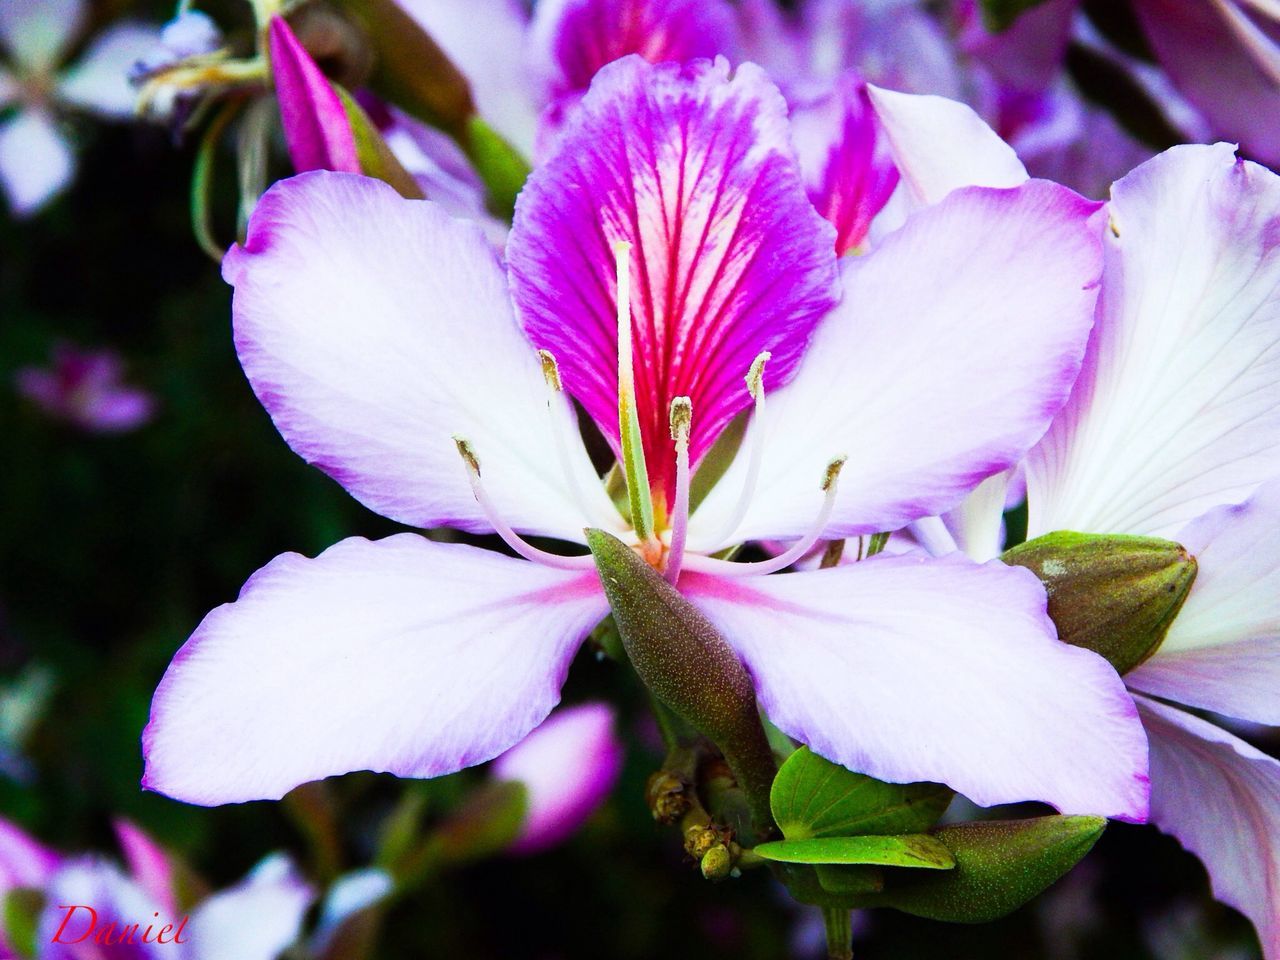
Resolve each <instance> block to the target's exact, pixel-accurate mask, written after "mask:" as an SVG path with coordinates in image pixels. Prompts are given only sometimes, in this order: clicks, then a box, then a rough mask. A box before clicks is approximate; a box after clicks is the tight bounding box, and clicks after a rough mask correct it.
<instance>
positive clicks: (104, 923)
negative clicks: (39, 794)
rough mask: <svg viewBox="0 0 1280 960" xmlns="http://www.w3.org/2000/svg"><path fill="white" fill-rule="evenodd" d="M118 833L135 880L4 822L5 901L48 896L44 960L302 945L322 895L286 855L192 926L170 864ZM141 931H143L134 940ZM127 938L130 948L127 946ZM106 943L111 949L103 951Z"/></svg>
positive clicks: (271, 956) (259, 959)
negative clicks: (13, 893) (159, 937)
mask: <svg viewBox="0 0 1280 960" xmlns="http://www.w3.org/2000/svg"><path fill="white" fill-rule="evenodd" d="M115 827H116V836H117V838H118V839H119V841H120V844H121V847H122V849H123V850H124V851H125V856H126V861H127V863H128V867H129V869H128V872H125V871H122V870H121V869H120V868H119V867H118V866H117V865H116V864H114V863H112V862H110V861H109V860H106V859H104V858H101V857H95V856H72V857H63V856H61V855H59V854H57V853H54V852H53V851H51V850H48V849H46V848H45V847H43V846H42V845H41V844H39V843H38V842H37V841H36V840H34V839H33V838H32V837H30V836H28V835H27V834H26V832H25V831H23V830H22V829H20V828H19V827H17V826H16V825H14V824H12V823H9V822H7V821H5V820H3V819H0V898H2V897H3V896H4V894H6V893H7V892H8V891H9V890H12V889H15V888H19V887H23V888H30V889H35V890H38V891H39V892H41V893H43V894H44V899H45V906H44V908H43V910H42V912H41V914H40V917H39V919H38V923H37V932H36V949H37V952H36V960H83V958H86V957H95V958H96V957H107V956H109V957H113V958H114V957H119V958H121V960H124V958H129V960H133V958H139V960H141V958H154V960H162V958H164V957H176V958H178V960H275V957H277V956H278V955H279V954H280V952H281V951H283V950H284V949H285V948H286V947H288V946H289V945H290V944H292V943H293V942H294V941H295V940H296V939H297V937H298V933H299V931H300V930H301V927H302V922H303V918H304V916H305V914H306V912H307V909H308V907H309V906H310V905H311V902H312V900H313V899H314V898H315V892H314V891H313V890H312V889H311V887H310V886H309V885H308V884H307V883H306V882H305V881H304V880H302V878H301V877H300V876H299V875H298V873H297V871H296V870H295V868H294V867H293V865H292V864H291V863H290V862H289V860H288V858H287V857H285V856H284V855H283V854H274V855H272V856H270V857H268V858H266V859H265V860H263V861H262V862H261V863H260V864H258V866H256V867H255V868H254V869H253V870H252V871H250V872H249V874H248V875H247V876H246V877H245V879H244V880H242V881H241V882H240V883H239V884H237V885H236V886H234V887H231V888H229V889H227V890H223V891H220V892H218V893H215V894H213V895H212V896H210V897H208V898H206V899H205V900H204V901H202V902H201V903H199V904H198V905H197V906H196V908H195V909H194V910H193V911H192V912H191V914H190V915H189V917H186V918H185V922H184V917H183V916H181V915H179V910H178V906H177V897H176V888H175V885H174V877H173V867H172V864H171V863H170V861H169V857H168V855H167V854H166V853H165V852H164V850H163V849H161V848H160V846H159V845H157V844H156V842H155V841H154V840H152V839H151V838H150V837H148V836H147V835H146V834H145V833H143V832H142V831H141V830H139V829H138V828H137V827H135V826H133V825H132V824H130V823H128V822H127V821H124V820H117V821H116V823H115ZM72 907H76V908H77V909H74V910H71V909H69V908H72ZM90 910H91V911H92V913H91V912H90ZM134 924H138V929H137V930H136V931H134V932H133V934H132V936H130V933H129V929H130V928H131V927H132V926H133V925H134ZM166 924H168V925H169V927H168V929H167V930H166V931H165V932H164V936H165V937H166V939H165V941H164V942H163V943H157V942H156V934H158V933H160V931H161V930H162V929H163V928H164V927H165V925H166ZM180 924H181V927H180V929H181V931H182V939H181V941H178V940H176V939H175V937H177V935H178V929H179V925H180ZM148 927H150V928H151V930H150V934H149V936H148V937H147V942H146V943H143V942H142V939H143V936H144V934H146V933H147V931H148ZM108 931H109V932H108ZM122 932H123V934H124V936H125V937H126V942H123V943H121V942H117V938H118V937H119V936H120V935H121V933H122ZM99 934H101V935H102V936H103V937H106V938H107V939H109V940H110V945H109V946H108V945H106V943H104V942H98V940H97V936H98V935H99ZM3 946H4V943H3V939H2V937H0V947H3Z"/></svg>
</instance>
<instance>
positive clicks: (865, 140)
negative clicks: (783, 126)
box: [791, 74, 898, 254]
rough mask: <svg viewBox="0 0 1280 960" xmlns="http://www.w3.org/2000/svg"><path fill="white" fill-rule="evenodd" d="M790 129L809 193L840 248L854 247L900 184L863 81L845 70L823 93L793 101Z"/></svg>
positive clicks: (859, 243) (844, 251) (859, 242)
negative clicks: (833, 233) (807, 98)
mask: <svg viewBox="0 0 1280 960" xmlns="http://www.w3.org/2000/svg"><path fill="white" fill-rule="evenodd" d="M791 129H792V133H793V135H794V138H795V143H796V149H797V152H798V154H799V157H800V166H801V169H802V170H804V174H805V182H806V185H807V188H808V191H809V199H810V200H812V201H813V205H814V206H815V207H816V208H817V210H818V212H819V213H820V214H822V215H823V217H825V218H826V219H827V221H828V222H829V223H830V224H831V225H832V226H833V227H835V228H836V253H837V254H845V253H849V252H851V251H853V250H856V249H857V248H858V247H860V246H861V245H862V244H863V242H864V241H865V240H866V239H867V233H868V231H869V230H870V229H871V221H872V220H873V219H875V216H876V214H878V213H879V212H880V211H881V209H883V208H884V205H885V204H886V203H888V201H889V197H890V196H891V195H892V194H893V191H894V188H895V187H897V185H898V168H897V167H895V166H894V165H893V159H892V157H891V156H890V155H889V149H888V146H887V144H886V142H885V139H884V136H883V134H881V133H880V132H879V130H878V129H877V124H876V117H875V113H874V111H873V110H872V109H871V104H870V101H869V100H868V99H867V93H866V86H865V84H863V83H862V81H861V79H859V78H858V77H857V76H856V75H854V74H845V75H843V76H842V77H840V78H839V79H838V80H837V81H836V82H835V83H834V84H833V85H832V87H831V88H830V89H829V90H828V91H826V92H825V95H823V96H821V97H817V98H812V99H809V100H806V101H805V102H804V103H793V104H792V107H791Z"/></svg>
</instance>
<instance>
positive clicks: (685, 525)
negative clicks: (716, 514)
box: [665, 397, 693, 586]
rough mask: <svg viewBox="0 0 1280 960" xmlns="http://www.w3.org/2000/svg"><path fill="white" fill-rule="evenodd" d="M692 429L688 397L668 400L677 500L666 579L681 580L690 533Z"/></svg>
mask: <svg viewBox="0 0 1280 960" xmlns="http://www.w3.org/2000/svg"><path fill="white" fill-rule="evenodd" d="M692 428H693V403H692V402H691V401H690V400H689V398H688V397H676V398H675V399H674V400H672V401H671V439H672V440H674V441H675V445H676V502H675V507H674V510H673V512H672V518H671V548H670V552H669V553H668V554H667V568H666V571H665V574H666V578H667V582H668V583H670V584H672V585H673V586H674V585H675V583H676V582H677V581H678V580H679V579H680V567H681V564H682V563H683V562H684V544H685V538H686V537H687V536H688V533H689V431H690V430H691V429H692Z"/></svg>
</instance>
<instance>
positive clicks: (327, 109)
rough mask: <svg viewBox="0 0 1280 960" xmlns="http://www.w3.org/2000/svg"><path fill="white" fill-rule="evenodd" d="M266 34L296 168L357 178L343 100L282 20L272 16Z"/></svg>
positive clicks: (357, 163)
mask: <svg viewBox="0 0 1280 960" xmlns="http://www.w3.org/2000/svg"><path fill="white" fill-rule="evenodd" d="M268 32H269V37H270V46H271V73H272V76H273V78H274V80H275V86H276V97H277V99H279V101H280V120H281V123H282V124H283V126H284V139H285V142H286V143H287V144H288V146H289V156H290V158H291V159H292V160H293V167H294V169H295V170H297V171H298V173H305V172H306V171H308V170H337V171H340V172H344V173H360V160H359V157H358V156H357V154H356V138H355V134H354V133H353V132H352V129H351V124H350V122H349V121H348V120H347V111H346V109H345V108H344V107H343V105H342V98H341V97H339V96H338V92H337V91H336V90H335V89H334V88H333V85H332V84H331V83H330V82H329V80H328V79H327V78H326V77H325V75H324V74H323V73H322V72H321V71H320V68H319V67H318V66H317V65H316V62H315V61H314V60H312V59H311V55H310V54H309V53H308V52H307V51H306V49H305V48H304V47H303V46H302V43H301V42H300V41H299V40H298V38H297V36H296V35H295V34H294V32H293V30H292V29H291V28H290V26H289V24H288V23H286V22H285V21H284V19H283V18H281V17H273V18H272V19H271V25H270V27H269V28H268Z"/></svg>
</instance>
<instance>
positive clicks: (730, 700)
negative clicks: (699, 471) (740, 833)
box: [587, 530, 777, 829]
mask: <svg viewBox="0 0 1280 960" xmlns="http://www.w3.org/2000/svg"><path fill="white" fill-rule="evenodd" d="M587 544H588V545H589V546H590V547H591V552H592V554H593V555H594V556H595V560H596V567H597V568H598V569H599V571H600V581H601V583H602V584H603V585H604V592H605V594H606V596H608V598H609V605H610V607H612V609H613V617H614V620H615V622H616V623H617V625H618V632H619V634H620V635H621V637H622V645H623V647H624V648H625V649H626V651H627V656H628V658H629V659H630V660H631V663H632V665H633V666H634V667H635V669H636V672H637V673H638V674H639V675H640V678H641V679H642V680H643V681H644V682H645V685H646V686H648V687H649V689H650V690H651V691H653V694H654V696H656V697H657V698H658V699H659V700H661V701H662V702H663V703H665V704H666V705H667V706H668V707H670V708H671V709H672V710H674V711H675V712H676V713H677V714H679V715H680V717H681V718H682V719H683V720H685V722H687V723H689V724H690V725H691V726H693V727H694V728H695V729H697V730H698V731H699V732H701V733H703V734H705V735H706V736H708V737H709V738H710V739H711V740H712V741H713V742H714V743H715V744H716V746H718V747H719V748H720V750H721V752H723V753H724V756H725V759H726V760H727V761H728V762H729V766H730V767H731V768H732V770H733V773H734V776H735V777H737V779H738V782H739V784H740V785H741V786H742V787H743V789H744V790H745V791H746V793H747V796H748V797H749V798H751V803H752V819H753V820H755V821H756V822H757V826H759V827H761V829H766V828H767V825H769V824H771V823H772V815H771V814H770V813H769V809H768V804H769V787H770V785H771V784H772V783H773V776H774V774H775V773H776V772H777V765H776V763H775V761H774V759H773V752H772V750H771V749H770V747H769V742H768V740H767V739H766V738H765V735H764V729H763V727H762V726H761V724H760V714H759V712H758V710H757V707H756V695H755V688H754V687H753V686H752V683H751V677H750V676H749V675H748V674H747V670H746V668H745V667H744V666H743V665H742V661H741V660H739V659H738V656H737V654H736V653H734V651H733V648H732V647H730V646H729V644H728V643H727V642H725V639H724V638H723V637H721V636H720V634H719V633H718V632H716V629H715V627H714V626H712V624H711V622H710V621H709V620H708V619H707V618H706V617H704V616H703V615H702V613H701V612H700V611H699V610H698V609H697V608H696V607H694V606H693V605H692V604H691V603H689V601H688V600H686V599H685V598H684V597H682V596H681V595H680V593H679V591H678V590H676V589H675V588H674V587H673V586H671V584H669V583H668V582H667V581H666V579H665V578H664V577H663V576H662V575H661V574H659V573H658V572H657V571H656V570H654V569H653V567H651V566H649V564H647V563H645V562H644V560H642V559H641V558H640V557H639V556H638V555H637V554H636V553H635V551H634V550H632V549H631V548H630V547H628V546H627V545H626V544H624V543H623V542H622V541H621V540H619V539H617V538H616V537H614V536H611V535H610V534H608V533H605V532H604V531H602V530H588V531H587Z"/></svg>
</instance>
